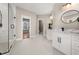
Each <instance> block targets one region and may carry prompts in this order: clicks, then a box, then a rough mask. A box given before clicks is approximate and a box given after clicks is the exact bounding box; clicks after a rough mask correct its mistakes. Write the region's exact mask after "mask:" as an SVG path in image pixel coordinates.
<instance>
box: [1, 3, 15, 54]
mask: <svg viewBox="0 0 79 59" xmlns="http://www.w3.org/2000/svg"><path fill="white" fill-rule="evenodd" d="M15 11H16V8H15V7H14V5H13V4H9V3H0V55H2V54H5V53H8V52H9V51H10V49H11V47H12V45H13V42H14V40H15V39H16V38H15V37H16V31H15V28H16V27H15V24H16V23H15V20H16V12H15Z"/></svg>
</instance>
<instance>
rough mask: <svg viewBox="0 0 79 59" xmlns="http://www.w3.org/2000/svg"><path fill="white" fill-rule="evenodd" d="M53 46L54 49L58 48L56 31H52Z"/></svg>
mask: <svg viewBox="0 0 79 59" xmlns="http://www.w3.org/2000/svg"><path fill="white" fill-rule="evenodd" d="M52 45H53V47H54V48H56V49H58V50H59V49H60V43H59V36H58V33H57V32H53V43H52Z"/></svg>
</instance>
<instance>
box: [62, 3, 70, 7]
mask: <svg viewBox="0 0 79 59" xmlns="http://www.w3.org/2000/svg"><path fill="white" fill-rule="evenodd" d="M69 5H71V3H66V4H64V5H63V6H69Z"/></svg>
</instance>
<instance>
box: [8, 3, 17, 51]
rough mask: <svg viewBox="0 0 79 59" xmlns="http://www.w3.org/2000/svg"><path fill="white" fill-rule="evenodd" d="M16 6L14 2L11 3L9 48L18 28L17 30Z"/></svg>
mask: <svg viewBox="0 0 79 59" xmlns="http://www.w3.org/2000/svg"><path fill="white" fill-rule="evenodd" d="M15 11H16V8H15V6H14V5H13V4H12V3H9V50H10V49H11V47H12V45H13V43H14V41H15V37H16V30H15V28H16V27H15V23H16V22H15V21H16V12H15Z"/></svg>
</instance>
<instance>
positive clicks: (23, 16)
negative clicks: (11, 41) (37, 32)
mask: <svg viewBox="0 0 79 59" xmlns="http://www.w3.org/2000/svg"><path fill="white" fill-rule="evenodd" d="M23 18H26V19H29V26H30V28H29V38H30V37H31V21H30V20H31V17H30V16H25V15H22V16H21V38H22V39H23Z"/></svg>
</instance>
